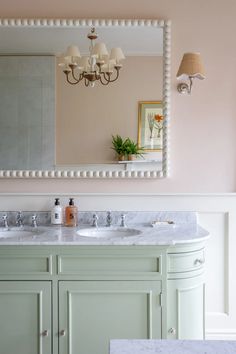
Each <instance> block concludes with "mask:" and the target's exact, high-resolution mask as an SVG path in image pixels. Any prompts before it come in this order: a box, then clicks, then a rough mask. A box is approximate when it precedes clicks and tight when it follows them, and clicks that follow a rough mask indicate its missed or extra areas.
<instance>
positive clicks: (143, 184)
mask: <svg viewBox="0 0 236 354" xmlns="http://www.w3.org/2000/svg"><path fill="white" fill-rule="evenodd" d="M235 12H236V2H235V1H234V0H227V1H220V0H207V1H206V0H198V1H195V0H178V1H176V0H146V1H143V0H136V1H135V2H134V1H133V0H120V1H117V2H115V1H109V0H100V1H99V6H97V1H95V0H87V1H81V0H68V1H67V2H66V3H65V2H64V1H63V0H57V1H56V0H51V1H50V2H48V1H46V0H41V1H40V2H32V1H30V0H21V2H20V4H19V2H18V1H17V0H9V1H7V2H4V3H2V4H1V17H67V18H71V17H73V18H74V17H87V18H91V17H95V18H96V17H99V18H109V17H113V18H134V17H137V18H165V19H171V20H172V82H171V88H172V122H171V177H170V178H169V179H164V180H56V181H55V180H50V179H49V180H31V181H30V180H25V181H24V180H1V181H0V192H3V191H11V192H19V191H21V192H23V191H25V192H48V191H52V192H53V191H54V192H57V191H61V192H70V193H72V192H104V191H106V192H130V193H136V192H140V191H142V192H146V193H153V192H156V193H158V192H161V193H164V192H167V193H170V192H175V193H178V192H209V193H214V192H234V191H235V187H236V139H235V131H236V119H235V115H236V100H235V92H236V81H235V80H234V78H235V77H236V75H235V74H236V66H235V58H236V47H235V45H234V44H233V42H232V36H233V35H232V34H233V33H235V32H236V22H235V18H234V17H235ZM186 51H199V52H201V54H202V57H203V60H204V63H205V67H206V73H207V79H206V80H204V81H196V82H194V87H193V92H192V95H191V96H188V97H186V96H180V95H179V94H178V93H177V92H176V79H175V75H176V72H177V69H178V65H179V63H180V60H181V57H182V54H183V53H184V52H186Z"/></svg>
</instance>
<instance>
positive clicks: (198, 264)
mask: <svg viewBox="0 0 236 354" xmlns="http://www.w3.org/2000/svg"><path fill="white" fill-rule="evenodd" d="M204 263H205V254H204V249H201V250H199V251H195V252H187V253H172V254H169V255H168V272H169V273H179V272H190V271H192V270H195V269H199V268H202V267H203V266H204Z"/></svg>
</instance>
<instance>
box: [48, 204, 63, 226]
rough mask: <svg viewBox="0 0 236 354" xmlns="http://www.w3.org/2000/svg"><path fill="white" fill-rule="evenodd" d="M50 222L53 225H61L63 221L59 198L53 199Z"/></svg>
mask: <svg viewBox="0 0 236 354" xmlns="http://www.w3.org/2000/svg"><path fill="white" fill-rule="evenodd" d="M51 223H52V224H53V225H61V224H62V223H63V216H62V207H61V205H60V199H59V198H56V199H55V204H54V207H53V208H52V211H51Z"/></svg>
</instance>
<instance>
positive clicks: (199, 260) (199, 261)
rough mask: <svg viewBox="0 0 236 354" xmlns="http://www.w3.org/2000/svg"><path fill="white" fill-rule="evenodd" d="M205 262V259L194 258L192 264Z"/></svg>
mask: <svg viewBox="0 0 236 354" xmlns="http://www.w3.org/2000/svg"><path fill="white" fill-rule="evenodd" d="M204 263H205V259H198V258H197V259H196V260H195V262H194V264H195V265H196V266H197V265H202V264H204Z"/></svg>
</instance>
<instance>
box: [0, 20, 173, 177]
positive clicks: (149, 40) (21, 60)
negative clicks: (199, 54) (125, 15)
mask: <svg viewBox="0 0 236 354" xmlns="http://www.w3.org/2000/svg"><path fill="white" fill-rule="evenodd" d="M91 26H95V27H96V32H97V33H98V35H99V41H102V42H105V43H106V45H107V47H108V48H112V47H121V48H122V50H123V52H124V54H125V57H126V58H125V60H124V61H123V62H122V64H123V67H122V70H121V71H120V76H119V78H118V80H117V81H115V82H114V83H110V84H108V85H107V86H103V85H101V84H99V83H98V82H96V84H95V87H86V86H85V85H84V83H83V82H80V83H79V84H77V85H70V84H68V83H67V82H66V80H65V75H64V73H63V72H62V70H61V67H59V66H58V63H59V60H60V59H59V58H58V57H59V55H60V54H61V53H62V52H63V51H64V50H65V49H66V47H67V46H68V45H71V44H76V45H78V46H79V47H80V52H81V54H83V55H86V54H88V46H89V42H88V39H87V37H86V36H87V33H88V32H89V30H90V28H91ZM0 55H1V57H0V91H1V107H2V108H1V109H0V125H1V135H0V138H1V139H0V140H1V143H0V169H1V170H2V171H1V172H0V177H5V176H6V177H83V178H84V177H95V178H98V177H102V178H104V177H109V178H110V177H118V178H120V177H165V176H167V174H168V154H167V152H168V149H167V147H168V126H169V106H170V93H169V91H170V88H169V86H170V82H169V73H170V23H169V22H168V21H166V22H165V21H157V20H139V21H137V20H119V21H118V20H2V21H1V23H0ZM13 62H14V63H15V64H14V65H15V67H14V66H13V67H14V69H13V67H12V66H11V65H13V64H12V63H13ZM39 63H40V65H39ZM43 63H44V64H43ZM10 64H11V65H10ZM37 68H38V69H37ZM7 73H8V76H9V77H7ZM13 83H14V84H15V86H14V84H13ZM22 85H23V89H22ZM13 86H14V88H13ZM17 87H18V89H19V91H18V92H17ZM23 93H24V94H23ZM11 101H12V102H13V103H14V104H13V105H12V107H11V109H8V107H10V106H11V105H9V102H11ZM139 101H162V104H163V135H162V141H161V143H160V146H159V147H160V148H159V149H158V150H157V151H148V152H146V153H145V154H144V156H143V158H141V159H139V160H137V161H135V162H131V163H128V162H127V163H126V162H125V163H121V164H120V163H118V162H117V157H116V156H115V154H114V151H113V150H112V149H111V147H112V143H111V140H112V135H116V134H118V135H121V136H122V137H124V138H127V137H129V138H130V139H132V140H134V141H135V142H137V139H138V102H139ZM6 117H7V119H6ZM14 124H16V126H15V127H14ZM146 124H149V122H148V121H147V122H146ZM3 137H4V138H3ZM16 137H17V138H16ZM15 138H16V139H15ZM16 142H17V143H18V144H16ZM11 144H13V146H11ZM149 150H150V149H149ZM4 170H5V171H4ZM22 170H24V171H22ZM49 170H50V171H49Z"/></svg>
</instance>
